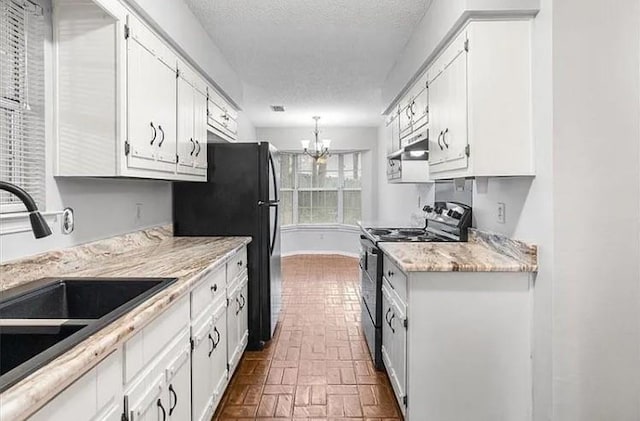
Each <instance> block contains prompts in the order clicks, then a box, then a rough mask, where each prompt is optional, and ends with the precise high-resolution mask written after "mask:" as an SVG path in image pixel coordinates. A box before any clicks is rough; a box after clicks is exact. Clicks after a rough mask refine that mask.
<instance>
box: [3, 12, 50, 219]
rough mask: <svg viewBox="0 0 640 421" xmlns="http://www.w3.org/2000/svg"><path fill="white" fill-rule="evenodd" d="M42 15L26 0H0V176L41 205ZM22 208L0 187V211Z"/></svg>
mask: <svg viewBox="0 0 640 421" xmlns="http://www.w3.org/2000/svg"><path fill="white" fill-rule="evenodd" d="M44 154H45V139H44V17H43V15H42V8H40V7H39V6H36V5H35V4H33V3H31V2H29V1H25V0H0V179H1V180H3V181H8V182H10V183H14V184H17V185H18V186H20V187H22V188H24V189H25V190H27V192H29V194H31V195H32V196H33V198H34V199H35V200H36V202H37V203H38V205H39V206H40V207H44V190H45V179H44V175H45V174H44V173H45V155H44ZM23 209H24V207H23V206H22V203H21V202H20V200H19V199H17V198H16V197H15V196H13V195H11V194H9V193H6V192H0V212H15V211H20V210H23Z"/></svg>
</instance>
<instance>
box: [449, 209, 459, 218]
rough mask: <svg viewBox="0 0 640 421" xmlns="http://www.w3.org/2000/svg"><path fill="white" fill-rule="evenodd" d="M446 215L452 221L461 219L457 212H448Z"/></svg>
mask: <svg viewBox="0 0 640 421" xmlns="http://www.w3.org/2000/svg"><path fill="white" fill-rule="evenodd" d="M447 215H448V216H449V217H451V218H453V219H460V218H462V214H461V213H460V212H458V211H455V210H453V209H451V210H449V212H447Z"/></svg>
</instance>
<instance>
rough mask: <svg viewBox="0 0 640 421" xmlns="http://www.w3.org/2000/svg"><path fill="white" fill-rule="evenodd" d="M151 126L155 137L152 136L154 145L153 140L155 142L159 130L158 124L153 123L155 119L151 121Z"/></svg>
mask: <svg viewBox="0 0 640 421" xmlns="http://www.w3.org/2000/svg"><path fill="white" fill-rule="evenodd" d="M151 128H152V129H153V137H152V138H151V144H152V145H153V142H155V140H156V136H157V135H158V132H157V131H156V126H154V125H153V121H152V122H151Z"/></svg>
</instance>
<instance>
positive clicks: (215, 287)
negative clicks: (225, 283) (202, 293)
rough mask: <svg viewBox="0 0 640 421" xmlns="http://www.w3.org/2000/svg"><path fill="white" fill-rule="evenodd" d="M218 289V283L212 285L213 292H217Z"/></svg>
mask: <svg viewBox="0 0 640 421" xmlns="http://www.w3.org/2000/svg"><path fill="white" fill-rule="evenodd" d="M216 291H218V284H213V286H212V287H211V292H216Z"/></svg>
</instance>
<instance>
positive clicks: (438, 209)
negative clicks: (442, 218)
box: [433, 208, 444, 215]
mask: <svg viewBox="0 0 640 421" xmlns="http://www.w3.org/2000/svg"><path fill="white" fill-rule="evenodd" d="M443 210H444V209H442V208H435V209H434V210H433V211H434V212H435V213H437V214H438V215H442V211H443Z"/></svg>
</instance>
